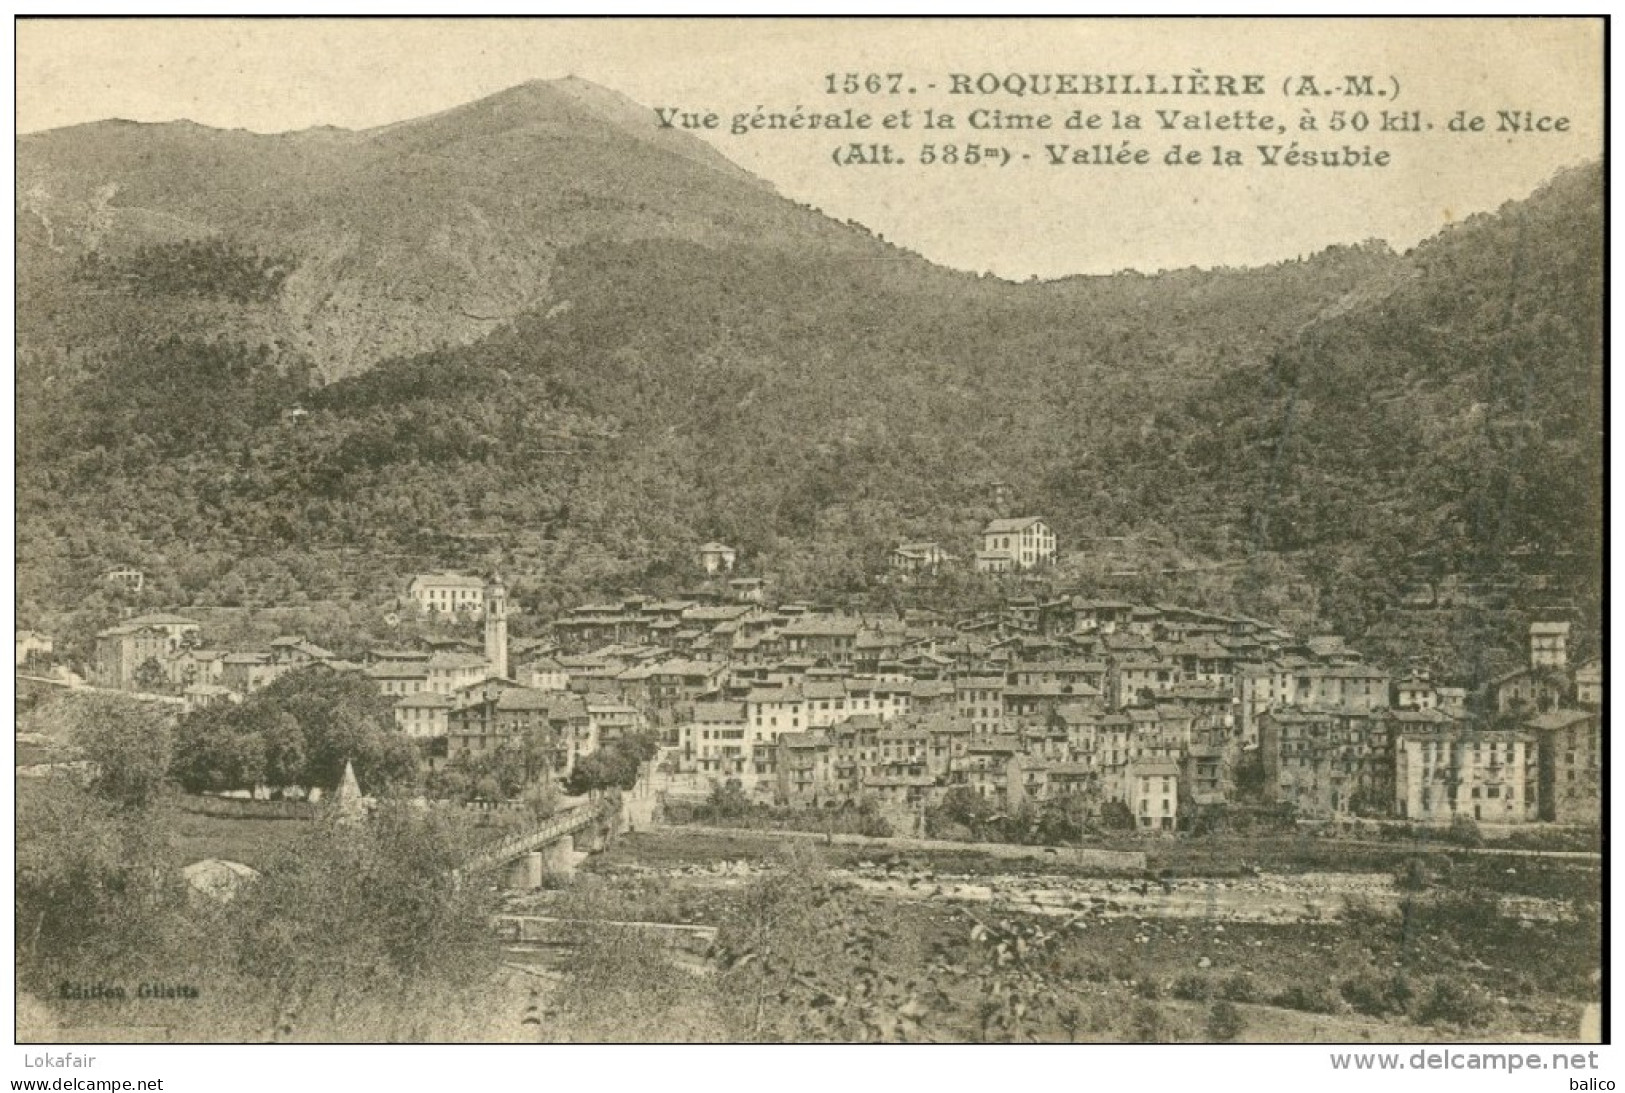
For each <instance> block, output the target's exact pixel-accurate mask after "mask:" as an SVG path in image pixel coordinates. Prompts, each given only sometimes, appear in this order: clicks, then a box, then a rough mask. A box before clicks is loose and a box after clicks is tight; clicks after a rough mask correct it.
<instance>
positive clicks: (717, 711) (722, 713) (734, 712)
mask: <svg viewBox="0 0 1625 1093" xmlns="http://www.w3.org/2000/svg"><path fill="white" fill-rule="evenodd" d="M694 720H695V721H706V722H713V723H714V722H719V721H721V722H728V723H730V724H732V723H742V722H743V721H744V720H745V704H744V703H743V702H696V703H694Z"/></svg>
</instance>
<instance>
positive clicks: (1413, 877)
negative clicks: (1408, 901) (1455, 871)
mask: <svg viewBox="0 0 1625 1093" xmlns="http://www.w3.org/2000/svg"><path fill="white" fill-rule="evenodd" d="M1451 868H1452V863H1451V861H1450V859H1449V858H1447V857H1445V856H1444V855H1443V854H1426V855H1420V856H1418V857H1414V858H1406V859H1405V863H1404V864H1403V865H1401V866H1400V867H1399V870H1398V872H1396V873H1395V874H1394V886H1395V887H1397V888H1399V889H1400V890H1402V891H1405V892H1421V891H1424V890H1426V889H1428V888H1432V887H1433V886H1434V885H1435V884H1437V883H1438V882H1439V881H1441V880H1445V879H1448V878H1449V876H1450V870H1451Z"/></svg>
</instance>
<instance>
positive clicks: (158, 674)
mask: <svg viewBox="0 0 1625 1093" xmlns="http://www.w3.org/2000/svg"><path fill="white" fill-rule="evenodd" d="M130 682H131V683H133V684H135V688H136V690H138V691H146V692H147V693H149V694H156V693H160V692H163V691H166V690H168V689H169V677H168V676H167V675H165V674H164V666H163V665H162V664H159V663H158V660H157V658H156V657H148V658H147V659H146V660H143V661H142V662H141V663H140V664H137V665H136V666H135V671H133V672H131V673H130Z"/></svg>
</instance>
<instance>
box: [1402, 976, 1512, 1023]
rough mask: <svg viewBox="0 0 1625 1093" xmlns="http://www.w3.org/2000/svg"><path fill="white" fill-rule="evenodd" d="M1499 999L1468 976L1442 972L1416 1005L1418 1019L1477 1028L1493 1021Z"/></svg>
mask: <svg viewBox="0 0 1625 1093" xmlns="http://www.w3.org/2000/svg"><path fill="white" fill-rule="evenodd" d="M1494 1012H1495V1000H1494V999H1492V998H1491V997H1490V996H1489V994H1488V993H1487V992H1485V991H1484V990H1483V989H1482V988H1480V987H1478V986H1475V985H1474V984H1472V983H1468V982H1466V981H1464V980H1460V979H1453V978H1449V977H1445V976H1441V977H1439V978H1438V979H1435V980H1434V981H1433V983H1432V985H1431V986H1430V987H1429V989H1428V991H1427V993H1426V994H1425V995H1424V996H1423V997H1422V1001H1421V1004H1420V1005H1419V1006H1418V1007H1417V1009H1416V1020H1417V1021H1418V1022H1420V1023H1421V1024H1424V1025H1457V1026H1459V1027H1461V1028H1476V1027H1479V1026H1481V1025H1487V1024H1489V1019H1490V1015H1491V1014H1492V1013H1494Z"/></svg>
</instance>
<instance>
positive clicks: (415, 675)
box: [367, 660, 429, 679]
mask: <svg viewBox="0 0 1625 1093" xmlns="http://www.w3.org/2000/svg"><path fill="white" fill-rule="evenodd" d="M367 675H368V676H369V677H371V678H372V679H428V678H429V666H428V664H427V663H426V662H425V661H421V660H419V661H410V660H408V661H384V662H383V663H381V664H373V665H370V666H368V668H367Z"/></svg>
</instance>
